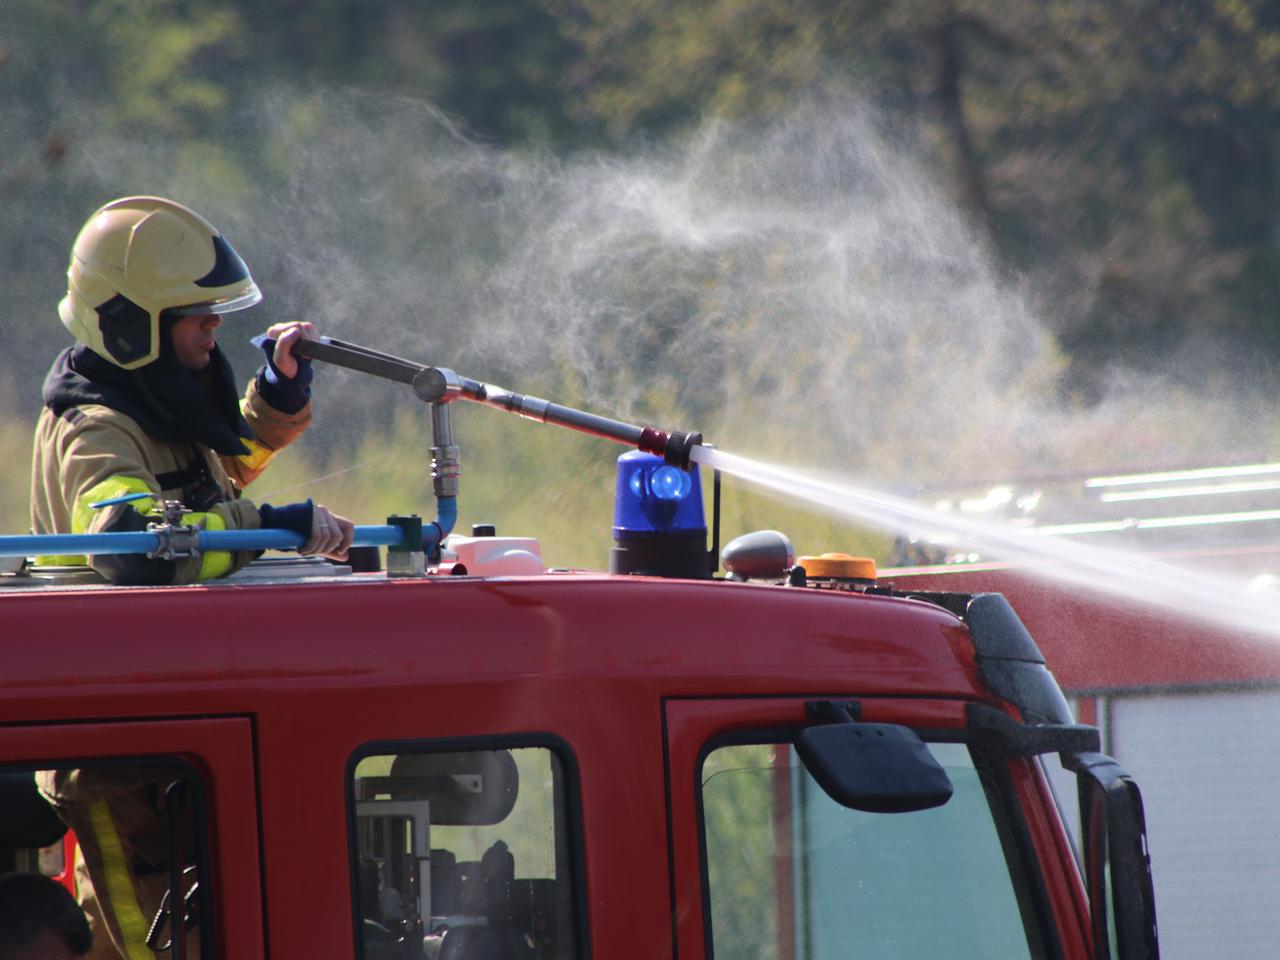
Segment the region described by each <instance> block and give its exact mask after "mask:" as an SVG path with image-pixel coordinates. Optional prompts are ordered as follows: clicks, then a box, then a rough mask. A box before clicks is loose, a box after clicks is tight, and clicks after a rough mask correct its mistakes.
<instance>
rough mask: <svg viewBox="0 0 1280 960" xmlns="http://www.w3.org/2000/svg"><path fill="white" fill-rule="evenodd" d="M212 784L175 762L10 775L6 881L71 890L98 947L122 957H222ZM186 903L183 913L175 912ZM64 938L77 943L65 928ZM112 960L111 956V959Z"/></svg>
mask: <svg viewBox="0 0 1280 960" xmlns="http://www.w3.org/2000/svg"><path fill="white" fill-rule="evenodd" d="M204 807H205V785H204V782H203V778H202V777H201V776H200V774H199V773H198V772H197V771H196V770H195V769H194V768H193V767H191V766H190V765H189V764H187V763H184V762H182V761H180V760H177V759H173V758H148V757H141V758H129V759H128V760H119V761H113V760H102V759H96V760H86V761H83V762H76V761H67V762H66V763H59V764H57V765H52V764H49V765H43V766H41V767H39V768H35V769H33V768H31V767H16V768H15V767H6V768H4V769H3V770H0V874H3V873H6V872H19V873H40V874H43V875H45V876H47V877H52V878H54V879H55V880H57V881H58V882H59V883H61V884H63V885H64V886H65V887H66V888H67V889H68V890H69V891H70V892H71V893H72V895H73V896H74V897H75V899H76V900H77V901H78V902H79V903H80V906H81V909H82V910H83V911H84V913H85V915H86V918H87V919H88V920H89V921H90V923H91V924H92V927H93V930H94V931H95V933H94V942H95V945H96V947H95V949H105V950H107V951H109V950H110V947H105V946H104V945H103V944H102V942H101V941H103V940H104V939H106V940H109V941H110V942H111V943H112V944H114V945H115V947H116V950H117V952H119V953H120V954H121V955H122V956H134V957H139V956H154V955H156V954H158V953H161V952H165V951H168V950H169V949H170V947H171V946H172V942H171V941H172V938H173V936H174V934H175V931H176V932H177V933H178V935H180V936H182V937H183V940H184V942H185V943H186V945H187V956H193V957H194V956H200V955H201V954H202V953H203V955H204V956H213V955H214V954H213V946H212V930H211V929H210V928H209V925H201V924H200V918H201V916H202V915H204V916H212V910H211V908H210V904H209V903H208V902H207V898H208V891H209V884H205V885H204V887H203V889H202V887H201V884H200V875H201V872H202V871H201V867H202V865H204V864H207V862H208V848H207V843H206V837H205V835H206V831H205V829H204V826H203V823H204V817H203V810H204ZM171 904H179V905H180V909H176V910H175V909H173V908H171ZM57 935H58V936H64V937H69V936H74V935H75V931H64V932H61V933H58V934H57ZM103 955H104V956H105V955H106V954H105V953H103Z"/></svg>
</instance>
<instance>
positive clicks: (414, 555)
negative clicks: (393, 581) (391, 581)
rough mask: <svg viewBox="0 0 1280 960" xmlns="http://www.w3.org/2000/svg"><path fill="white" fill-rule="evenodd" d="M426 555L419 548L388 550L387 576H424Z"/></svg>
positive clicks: (425, 573) (425, 572)
mask: <svg viewBox="0 0 1280 960" xmlns="http://www.w3.org/2000/svg"><path fill="white" fill-rule="evenodd" d="M426 575H427V555H426V554H425V553H423V552H422V551H421V550H388V551H387V576H388V577H425V576H426Z"/></svg>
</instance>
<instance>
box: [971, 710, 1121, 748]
mask: <svg viewBox="0 0 1280 960" xmlns="http://www.w3.org/2000/svg"><path fill="white" fill-rule="evenodd" d="M965 712H966V714H967V715H968V721H969V729H970V730H972V731H973V732H975V733H985V734H988V735H990V736H993V737H994V738H995V739H997V740H999V741H1000V744H1001V746H1002V748H1003V749H1004V751H1005V752H1006V753H1010V754H1012V755H1013V756H1015V757H1034V756H1037V755H1039V754H1042V753H1062V754H1074V753H1095V752H1097V751H1098V750H1101V749H1102V738H1101V736H1100V735H1099V733H1098V728H1097V727H1091V726H1089V725H1087V724H1083V723H1043V724H1028V723H1019V722H1018V721H1017V720H1014V719H1013V717H1011V716H1009V715H1008V714H1007V713H1005V712H1004V711H1003V710H998V709H996V708H995V707H990V706H987V705H986V704H983V703H970V704H968V705H967V707H966V710H965Z"/></svg>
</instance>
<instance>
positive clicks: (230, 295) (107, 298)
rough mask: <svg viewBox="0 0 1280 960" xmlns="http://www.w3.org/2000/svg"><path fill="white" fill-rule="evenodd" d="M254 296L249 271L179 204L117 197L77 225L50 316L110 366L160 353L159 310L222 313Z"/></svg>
mask: <svg viewBox="0 0 1280 960" xmlns="http://www.w3.org/2000/svg"><path fill="white" fill-rule="evenodd" d="M261 299H262V294H261V293H260V292H259V291H258V287H257V285H256V284H255V283H254V282H253V278H252V277H251V276H249V270H248V268H247V267H246V266H245V265H244V261H243V260H241V259H240V255H239V254H237V253H236V252H235V250H234V249H232V247H231V244H229V243H227V241H226V240H225V239H224V238H223V236H222V234H220V233H219V232H218V231H217V230H216V229H215V228H214V227H213V225H212V224H210V223H209V222H208V221H207V220H205V219H204V218H203V217H201V216H200V215H199V214H197V213H196V212H194V211H193V210H189V209H188V208H187V207H184V206H183V205H182V204H180V203H175V202H173V201H172V200H164V199H162V198H160V197H125V198H124V199H122V200H115V201H113V202H112V203H109V204H107V205H106V206H105V207H102V208H101V209H100V210H98V211H97V212H96V213H94V215H93V216H92V217H90V218H89V221H88V222H87V223H86V224H85V225H84V227H83V228H82V229H81V231H80V234H79V235H78V236H77V237H76V242H75V246H74V247H72V250H71V264H70V266H69V267H68V268H67V295H66V296H65V297H63V298H62V302H61V303H59V304H58V315H59V316H60V317H61V318H62V322H63V324H64V325H65V326H66V328H67V329H68V330H70V331H71V334H72V335H73V336H74V337H75V338H76V339H77V340H79V341H80V342H81V343H83V344H85V345H86V346H87V347H89V349H91V350H93V351H94V352H95V353H97V354H99V355H100V356H102V357H103V358H105V359H106V360H109V361H110V362H111V363H114V364H115V365H116V366H119V367H123V368H124V369H126V370H133V369H135V368H137V367H142V366H145V365H146V364H148V363H150V362H151V361H153V360H155V359H156V357H158V356H159V355H160V315H161V313H163V312H165V311H168V312H169V314H170V315H172V316H182V315H184V314H190V313H230V312H231V311H233V310H243V309H244V308H245V307H251V306H253V305H254V304H255V303H257V302H258V301H259V300H261Z"/></svg>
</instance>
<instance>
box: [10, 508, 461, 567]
mask: <svg viewBox="0 0 1280 960" xmlns="http://www.w3.org/2000/svg"><path fill="white" fill-rule="evenodd" d="M440 512H441V516H442V517H444V515H445V514H446V510H445V509H444V501H443V500H442V501H441V511H440ZM448 512H451V513H452V517H450V518H449V519H448V524H447V525H446V524H445V523H444V522H443V521H441V522H440V523H441V527H442V528H444V531H445V533H446V534H447V533H448V532H449V531H450V530H452V529H453V524H454V522H455V521H456V518H457V505H456V502H455V503H454V504H453V505H452V509H451V511H448ZM423 534H424V538H425V536H426V531H423ZM431 535H432V536H433V537H435V538H436V541H437V542H438V534H437V533H436V531H435V529H434V528H432V530H431ZM403 536H404V532H403V531H402V530H401V529H400V528H399V527H395V526H387V525H372V526H358V527H356V532H355V540H353V541H352V546H355V547H394V546H399V544H400V541H401V539H402V538H403ZM305 542H306V541H305V539H304V538H303V536H302V535H301V534H298V533H294V532H293V531H292V530H204V531H201V533H200V549H201V550H296V549H298V547H300V546H302V544H303V543H305ZM158 545H159V539H158V538H157V536H156V535H155V534H154V533H147V532H146V531H139V532H135V533H45V534H30V535H22V536H0V557H41V556H44V557H49V556H68V555H79V554H84V555H89V556H101V555H104V554H111V553H149V552H151V551H152V550H155V549H156V547H157V546H158Z"/></svg>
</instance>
